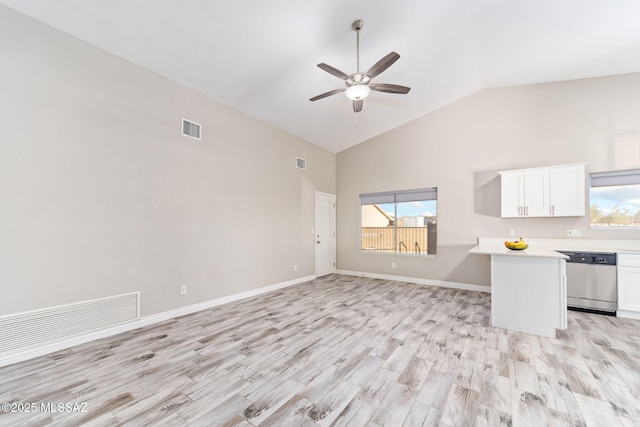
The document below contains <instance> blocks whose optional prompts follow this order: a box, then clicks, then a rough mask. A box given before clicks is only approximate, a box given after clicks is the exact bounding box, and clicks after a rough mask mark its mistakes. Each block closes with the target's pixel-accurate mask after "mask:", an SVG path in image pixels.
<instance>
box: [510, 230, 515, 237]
mask: <svg viewBox="0 0 640 427" xmlns="http://www.w3.org/2000/svg"><path fill="white" fill-rule="evenodd" d="M515 235H516V229H515V228H510V229H509V237H513V236H515Z"/></svg>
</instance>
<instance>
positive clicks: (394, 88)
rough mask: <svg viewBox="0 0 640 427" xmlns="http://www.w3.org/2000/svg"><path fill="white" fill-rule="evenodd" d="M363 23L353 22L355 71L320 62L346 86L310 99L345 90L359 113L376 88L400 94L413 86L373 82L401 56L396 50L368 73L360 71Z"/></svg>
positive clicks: (314, 99)
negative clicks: (347, 71) (347, 72)
mask: <svg viewBox="0 0 640 427" xmlns="http://www.w3.org/2000/svg"><path fill="white" fill-rule="evenodd" d="M363 25H364V22H363V21H362V19H358V20H356V21H354V22H353V24H351V28H353V30H354V31H355V32H356V72H355V73H353V74H346V73H344V72H342V71H340V70H338V69H337V68H334V67H332V66H331V65H328V64H325V63H321V64H318V67H319V68H321V69H323V70H324V71H326V72H327V73H329V74H333V75H334V76H336V77H338V78H341V79H343V80H344V83H345V85H346V87H344V88H341V89H334V90H331V91H329V92H325V93H323V94H320V95H317V96H314V97H313V98H311V99H309V100H310V101H317V100H319V99H322V98H326V97H328V96H331V95H335V94H337V93H340V92H345V95H346V96H347V98H349V99H351V100H352V101H353V111H354V112H355V113H357V112H359V111H362V104H363V101H364V99H365V98H366V97H367V95H369V93H370V91H372V90H375V91H377V92H387V93H399V94H406V93H409V91H410V90H411V88H409V87H407V86H400V85H392V84H388V83H372V82H371V79H373V78H374V77H376V76H378V75H380V74H381V73H382V72H383V71H385V70H386V69H387V68H389V67H390V66H391V65H393V63H394V62H396V61H397V60H398V59H399V58H400V55H398V54H397V53H396V52H391V53H389V54H388V55H387V56H385V57H384V58H382V59H381V60H379V61H378V62H376V63H375V64H373V66H372V67H371V68H369V69H368V70H367V72H366V73H363V72H361V71H360V30H361V29H362V26H363Z"/></svg>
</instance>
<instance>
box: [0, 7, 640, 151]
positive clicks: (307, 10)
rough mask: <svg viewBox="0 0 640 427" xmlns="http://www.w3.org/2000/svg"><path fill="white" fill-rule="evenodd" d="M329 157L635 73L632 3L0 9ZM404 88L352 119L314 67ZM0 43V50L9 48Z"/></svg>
mask: <svg viewBox="0 0 640 427" xmlns="http://www.w3.org/2000/svg"><path fill="white" fill-rule="evenodd" d="M0 4H4V5H6V6H9V7H11V8H13V9H15V10H18V11H20V12H22V13H25V14H27V15H29V16H31V17H33V18H35V19H38V20H40V21H42V22H45V23H47V24H49V25H51V26H53V27H55V28H58V29H60V30H62V31H64V32H67V33H69V34H71V35H73V36H75V37H78V38H80V39H82V40H85V41H87V42H89V43H91V44H93V45H95V46H98V47H100V48H102V49H104V50H106V51H108V52H111V53H113V54H115V55H118V56H120V57H123V58H125V59H127V60H129V61H131V62H133V63H136V64H139V65H140V66H142V67H145V68H147V69H149V70H151V71H154V72H156V73H159V74H161V75H163V76H166V77H168V78H170V79H172V80H175V81H177V82H179V83H181V84H184V85H186V86H188V87H191V88H193V89H196V90H198V91H200V92H202V93H203V94H205V95H207V96H209V97H211V98H213V99H215V100H217V101H219V102H222V103H224V104H227V105H229V106H231V107H234V108H236V109H238V110H241V111H243V112H245V113H247V114H248V115H251V116H254V117H256V118H259V119H261V120H264V121H266V122H268V123H271V124H273V125H275V126H277V127H279V128H282V129H284V130H286V131H288V132H290V133H292V134H294V135H297V136H299V137H301V138H304V139H306V140H308V141H310V142H312V143H314V144H317V145H319V146H321V147H324V148H326V149H327V150H329V151H332V152H339V151H341V150H344V149H346V148H348V147H350V146H353V145H355V144H358V143H360V142H362V141H364V140H366V139H369V138H371V137H373V136H376V135H378V134H381V133H383V132H385V131H388V130H390V129H392V128H394V127H397V126H399V125H401V124H403V123H406V122H408V121H410V120H413V119H415V118H417V117H419V116H422V115H424V114H427V113H429V112H431V111H433V110H435V109H437V108H440V107H442V106H444V105H447V104H449V103H451V102H453V101H455V100H457V99H460V98H462V97H464V96H466V95H469V94H471V93H473V92H476V91H478V90H481V89H483V88H489V87H497V86H508V85H518V84H529V83H538V82H549V81H561V80H571V79H579V78H585V77H596V76H603V75H612V74H622V73H630V72H638V71H640V19H639V18H640V2H639V1H637V0H562V1H558V0H399V1H393V2H392V1H389V0H349V1H344V0H314V1H300V0H270V1H264V0H226V1H224V0H181V1H178V0H153V1H142V0H56V1H50V0H0ZM356 19H362V20H364V28H363V29H362V31H361V33H360V62H361V68H362V69H364V70H366V69H368V68H369V67H370V66H371V65H373V63H375V62H376V61H377V60H379V59H380V58H382V57H383V56H384V55H386V54H387V53H389V52H391V51H396V52H398V53H399V54H400V56H401V57H400V59H399V60H398V61H397V62H396V63H395V64H394V65H393V66H391V67H390V68H389V69H388V70H387V71H385V72H384V73H382V74H381V75H380V76H379V77H377V78H376V79H375V81H376V82H379V83H395V84H401V85H405V86H410V87H411V92H409V94H407V95H396V94H387V93H380V92H373V93H372V94H371V95H370V96H369V97H368V98H366V100H365V102H364V108H363V110H362V112H360V113H357V114H355V113H354V112H353V110H352V106H351V101H350V100H348V99H347V98H346V97H345V96H344V95H343V94H337V95H334V96H332V97H329V98H325V99H322V100H319V101H316V102H310V101H309V98H310V97H312V96H314V95H318V94H320V93H323V92H326V91H329V90H332V89H336V88H340V87H344V83H343V82H342V81H341V80H340V79H338V78H336V77H335V76H332V75H330V74H328V73H326V72H324V71H322V70H320V69H319V68H317V67H316V64H318V63H321V62H325V63H327V64H330V65H332V66H334V67H336V68H338V69H340V70H342V71H344V72H346V73H347V74H350V73H352V72H354V71H355V66H356V65H355V50H356V35H355V32H354V31H353V30H352V29H351V23H352V22H353V21H354V20H356ZM5 42H7V41H5Z"/></svg>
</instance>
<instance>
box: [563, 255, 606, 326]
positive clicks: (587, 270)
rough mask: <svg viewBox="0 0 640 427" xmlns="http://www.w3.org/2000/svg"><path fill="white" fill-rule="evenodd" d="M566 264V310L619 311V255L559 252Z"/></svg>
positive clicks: (604, 312)
mask: <svg viewBox="0 0 640 427" xmlns="http://www.w3.org/2000/svg"><path fill="white" fill-rule="evenodd" d="M558 252H560V253H563V254H565V255H567V256H568V257H569V259H568V260H567V308H569V309H575V310H582V311H590V312H596V313H603V314H610V315H613V316H615V314H616V310H617V309H618V286H617V274H616V258H617V257H616V254H615V253H609V252H567V251H558Z"/></svg>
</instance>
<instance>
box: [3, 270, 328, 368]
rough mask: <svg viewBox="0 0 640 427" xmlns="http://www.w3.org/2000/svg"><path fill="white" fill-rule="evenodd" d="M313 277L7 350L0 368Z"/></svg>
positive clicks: (302, 281)
mask: <svg viewBox="0 0 640 427" xmlns="http://www.w3.org/2000/svg"><path fill="white" fill-rule="evenodd" d="M315 278H316V276H314V275H310V276H304V277H299V278H297V279H292V280H287V281H285V282H280V283H276V284H274V285H269V286H264V287H261V288H257V289H251V290H250V291H246V292H240V293H237V294H233V295H228V296H224V297H221V298H216V299H212V300H209V301H204V302H201V303H197V304H192V305H188V306H186V307H180V308H176V309H174V310H169V311H164V312H162V313H157V314H152V315H150V316H145V317H141V318H140V319H138V320H135V321H133V322H127V323H123V324H120V325H117V326H113V327H109V328H106V329H101V330H98V331H94V332H90V333H87V334H81V335H76V336H72V337H68V338H64V339H61V340H56V341H54V342H50V343H47V344H44V345H39V346H37V347H33V348H28V349H24V350H15V351H8V352H6V353H4V354H0V367H2V366H7V365H12V364H14V363H18V362H22V361H25V360H29V359H33V358H34V357H39V356H44V355H45V354H49V353H53V352H56V351H60V350H64V349H66V348H69V347H72V346H75V345H79V344H84V343H87V342H89V341H94V340H97V339H100V338H106V337H109V336H112V335H117V334H120V333H122V332H127V331H131V330H133V329H137V328H141V327H143V326H148V325H152V324H154V323H158V322H163V321H165V320H169V319H173V318H176V317H180V316H184V315H187V314H191V313H195V312H197V311H202V310H206V309H207V308H211V307H216V306H219V305H222V304H227V303H230V302H234V301H239V300H242V299H245V298H251V297H254V296H258V295H261V294H265V293H267V292H272V291H276V290H278V289H283V288H287V287H289V286H294V285H297V284H300V283H304V282H308V281H310V280H313V279H315Z"/></svg>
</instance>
